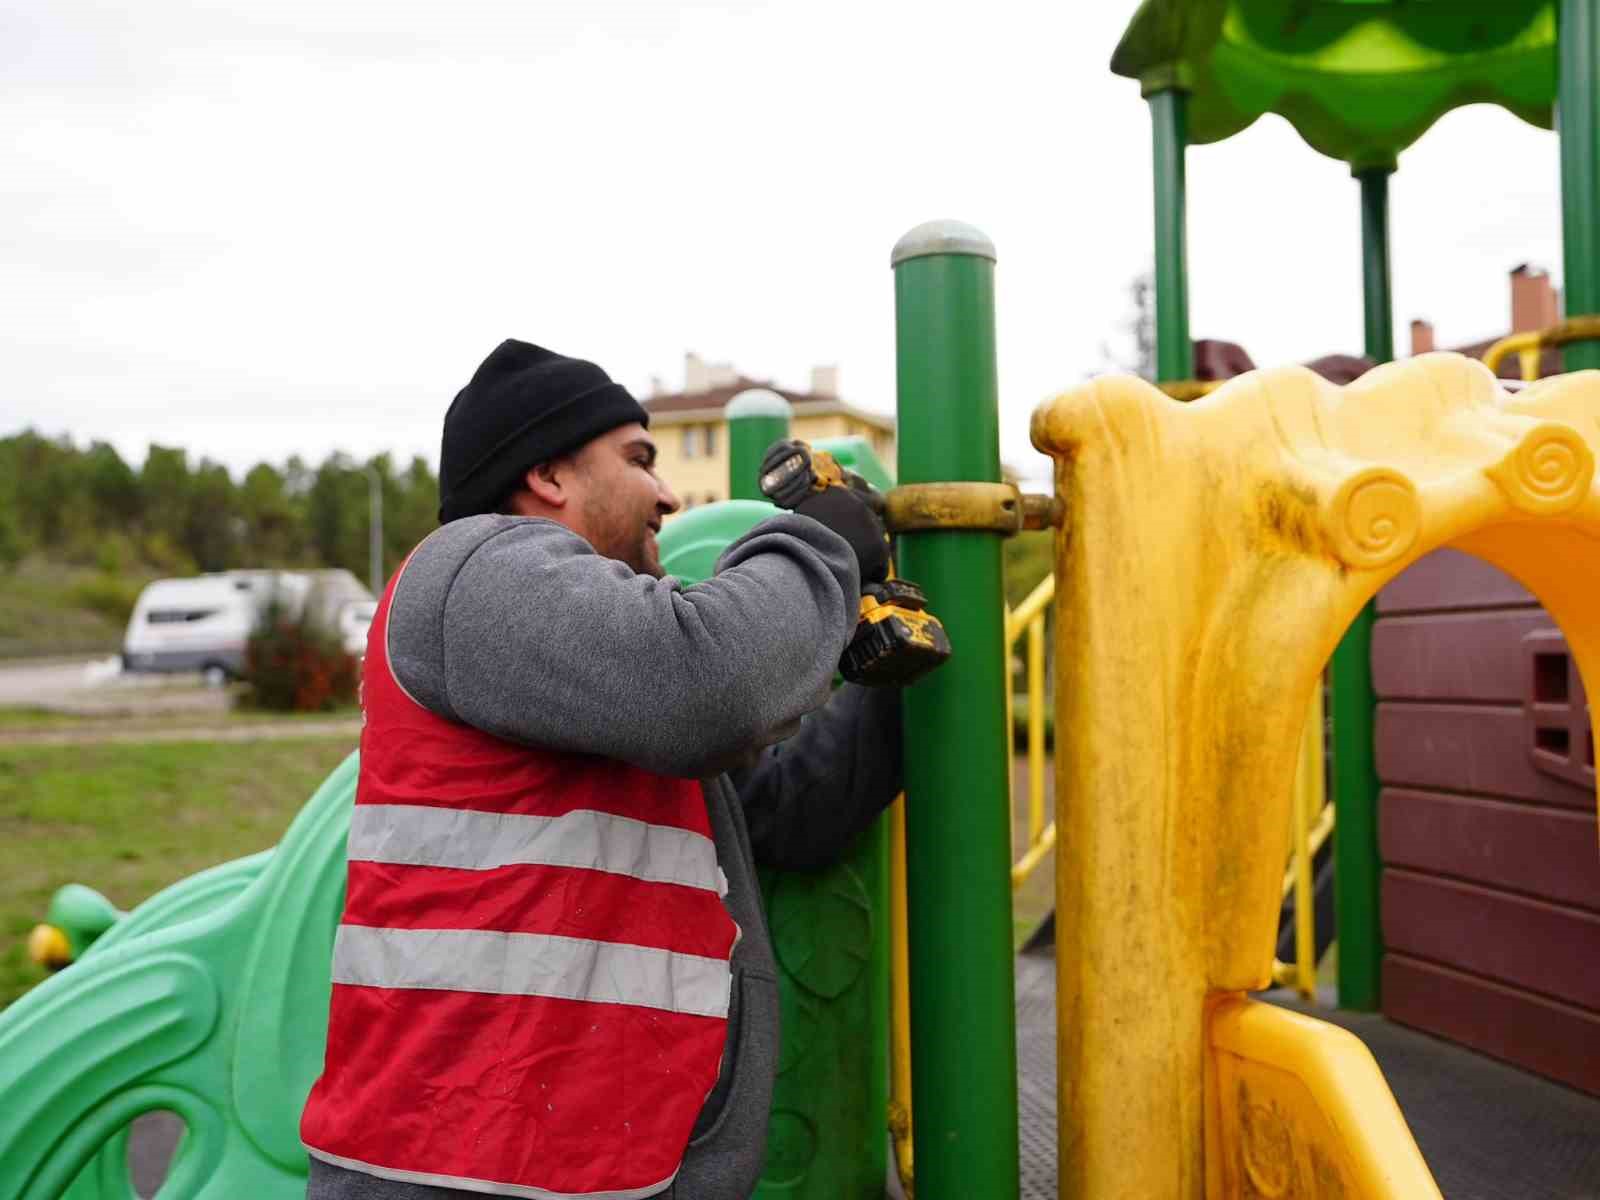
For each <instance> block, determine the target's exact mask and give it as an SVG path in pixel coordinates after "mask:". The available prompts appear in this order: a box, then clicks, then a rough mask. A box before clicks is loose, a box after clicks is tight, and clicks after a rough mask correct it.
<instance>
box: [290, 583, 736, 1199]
mask: <svg viewBox="0 0 1600 1200" xmlns="http://www.w3.org/2000/svg"><path fill="white" fill-rule="evenodd" d="M404 570H405V568H404V567H402V568H401V573H400V574H398V575H397V576H396V578H395V580H394V581H392V582H391V583H390V585H389V587H388V588H387V589H386V591H385V593H384V597H383V599H382V601H381V602H380V605H379V610H378V613H377V614H376V617H375V619H374V621H373V624H372V633H371V634H370V636H369V640H368V649H367V657H366V661H365V664H364V667H363V680H362V707H363V716H364V719H365V726H364V728H363V731H362V739H361V776H360V780H359V783H358V787H357V795H356V804H355V808H354V811H353V813H352V816H351V822H350V840H349V886H348V888H347V894H346V907H345V913H344V918H343V920H342V921H341V923H340V926H339V930H338V933H337V936H336V938H335V943H334V955H333V971H332V982H333V989H332V992H333V994H332V1003H331V1007H330V1018H329V1026H328V1049H327V1057H326V1062H325V1065H324V1071H323V1075H322V1077H321V1078H320V1079H318V1080H317V1082H316V1084H315V1086H314V1087H313V1088H312V1092H311V1097H310V1099H309V1100H308V1102H307V1105H306V1110H305V1115H304V1118H303V1120H302V1123H301V1136H302V1138H303V1140H304V1142H305V1145H306V1148H307V1150H308V1151H309V1152H310V1153H312V1154H314V1155H316V1156H317V1157H318V1158H321V1159H324V1160H325V1161H328V1162H331V1163H334V1164H337V1165H340V1166H345V1167H348V1168H350V1169H353V1170H358V1171H363V1172H366V1173H368V1174H372V1175H377V1176H380V1177H384V1178H390V1179H395V1180H402V1181H408V1182H417V1183H429V1184H434V1185H439V1186H445V1187H455V1188H459V1189H462V1190H465V1191H472V1192H481V1193H486V1194H490V1195H505V1196H519V1197H531V1198H534V1200H570V1198H576V1197H585V1198H587V1200H636V1198H640V1197H645V1196H650V1195H654V1194H655V1193H656V1192H659V1191H661V1190H663V1189H664V1188H666V1187H667V1186H669V1185H670V1184H671V1181H672V1179H673V1178H674V1177H675V1176H676V1174H677V1170H678V1166H679V1164H680V1163H681V1161H682V1157H683V1153H684V1150H685V1147H686V1146H687V1144H688V1138H689V1133H690V1130H691V1129H692V1128H693V1125H694V1122H695V1119H696V1118H697V1117H698V1116H699V1113H700V1109H701V1107H702V1106H703V1105H704V1103H705V1099H706V1096H707V1095H708V1094H709V1092H710V1091H711V1089H712V1087H713V1085H714V1084H715V1083H716V1079H717V1074H718V1071H719V1068H720V1065H721V1061H722V1057H723V1053H724V1050H725V1048H726V1041H727V1024H728V1022H727V1016H728V1010H729V1002H730V988H731V983H732V975H731V966H730V961H729V960H730V958H731V955H732V952H733V947H734V945H735V944H736V942H737V940H738V936H739V929H738V926H737V925H736V924H735V923H734V922H733V919H732V918H731V916H729V914H728V911H727V908H726V906H725V905H724V904H723V901H722V897H723V896H724V895H725V894H726V890H727V883H726V879H725V877H724V876H723V874H722V871H721V869H720V868H719V866H718V863H717V856H716V846H715V844H714V843H713V841H712V839H711V830H710V821H709V816H708V814H707V812H706V807H705V798H704V795H703V793H702V791H701V787H700V785H699V783H697V782H695V781H691V780H683V779H674V778H669V777H665V776H658V775H653V774H651V773H650V772H647V771H644V770H642V769H640V768H637V767H632V766H629V765H627V764H625V763H621V762H616V761H612V760H606V759H600V758H595V757H592V756H587V755H577V754H562V753H558V752H554V751H544V750H540V749H537V748H530V747H527V746H520V745H516V744H513V743H510V742H505V741H502V740H500V739H498V738H494V737H492V736H491V735H489V734H487V733H484V732H482V731H481V730H477V729H473V728H470V727H468V726H465V725H461V724H458V723H456V722H453V721H448V720H445V719H444V718H442V717H439V716H437V715H435V714H433V713H431V712H429V711H428V710H426V709H424V708H423V707H422V706H421V705H419V704H418V703H417V702H416V700H415V699H413V698H412V697H410V696H409V695H407V694H406V692H405V691H404V689H403V688H402V687H401V686H400V684H399V681H398V680H396V679H395V678H394V676H393V674H392V673H391V670H390V667H389V658H388V646H387V637H388V618H389V608H390V605H391V602H392V600H393V596H394V590H395V586H396V583H398V581H399V579H400V578H402V577H403V574H404ZM440 764H448V768H447V769H446V768H442V767H441V766H440Z"/></svg>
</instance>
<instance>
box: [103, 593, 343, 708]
mask: <svg viewBox="0 0 1600 1200" xmlns="http://www.w3.org/2000/svg"><path fill="white" fill-rule="evenodd" d="M371 600H372V593H371V592H369V591H367V589H366V588H364V587H362V586H361V581H360V580H359V579H357V578H356V577H355V576H354V575H352V574H351V573H350V572H349V571H345V570H338V569H333V570H308V571H223V572H220V573H217V574H211V575H198V576H194V577H192V578H189V579H158V580H156V581H155V582H154V583H152V584H150V585H149V586H148V587H146V588H145V589H144V591H142V592H140V593H139V599H138V601H137V603H135V604H134V606H133V616H132V617H130V618H129V620H128V632H127V634H126V636H125V637H124V638H123V641H122V669H123V670H125V671H200V672H202V673H204V674H205V675H206V677H207V679H208V680H209V681H210V682H213V683H221V682H223V681H224V680H225V679H226V678H227V677H228V676H238V675H241V674H243V673H244V652H245V643H246V642H248V641H249V640H250V635H251V634H252V633H253V632H254V631H255V629H256V626H257V624H258V623H259V622H260V620H261V618H262V617H263V616H264V615H265V614H266V611H267V609H268V607H269V606H270V605H272V604H274V603H276V604H277V605H278V607H279V609H280V610H281V614H282V616H283V617H284V618H285V619H287V620H290V621H304V622H305V623H306V624H308V625H310V626H311V627H312V628H314V629H318V630H321V631H322V632H324V633H327V634H330V635H332V636H335V637H337V638H339V639H340V640H341V641H344V640H346V639H350V638H351V635H352V634H353V632H354V630H353V628H352V627H351V626H350V625H349V623H347V622H346V621H344V620H342V619H341V614H342V612H343V610H344V609H345V608H346V607H347V606H351V605H354V604H360V603H365V602H369V601H371ZM368 619H369V620H370V617H369V618H368ZM362 648H363V649H364V648H365V641H364V639H363V641H362ZM357 653H359V652H357Z"/></svg>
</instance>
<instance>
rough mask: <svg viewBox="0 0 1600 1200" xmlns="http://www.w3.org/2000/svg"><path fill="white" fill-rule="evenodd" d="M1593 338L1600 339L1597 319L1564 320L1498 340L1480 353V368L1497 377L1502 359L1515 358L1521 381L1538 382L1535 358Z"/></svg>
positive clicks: (1537, 362) (1578, 318) (1537, 364)
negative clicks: (1481, 366)
mask: <svg viewBox="0 0 1600 1200" xmlns="http://www.w3.org/2000/svg"><path fill="white" fill-rule="evenodd" d="M1594 338H1600V317H1568V318H1567V319H1566V320H1565V321H1560V322H1558V323H1557V324H1555V325H1551V326H1550V327H1549V328H1547V329H1533V330H1529V331H1528V332H1526V333H1513V334H1512V335H1511V336H1510V337H1503V338H1501V339H1500V340H1499V341H1498V342H1496V343H1495V344H1494V345H1492V346H1490V347H1489V348H1488V349H1487V350H1485V351H1484V352H1483V365H1484V366H1486V367H1488V368H1489V370H1491V371H1493V372H1494V373H1495V374H1497V375H1498V374H1499V373H1500V364H1501V362H1503V361H1504V360H1505V357H1506V355H1508V354H1515V355H1516V356H1517V365H1518V367H1519V368H1520V369H1521V371H1522V381H1523V382H1524V383H1532V382H1533V381H1534V380H1536V379H1538V378H1539V357H1540V355H1542V354H1543V353H1544V351H1546V350H1550V349H1554V348H1555V347H1556V346H1565V345H1566V344H1567V343H1568V342H1586V341H1590V340H1592V339H1594Z"/></svg>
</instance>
